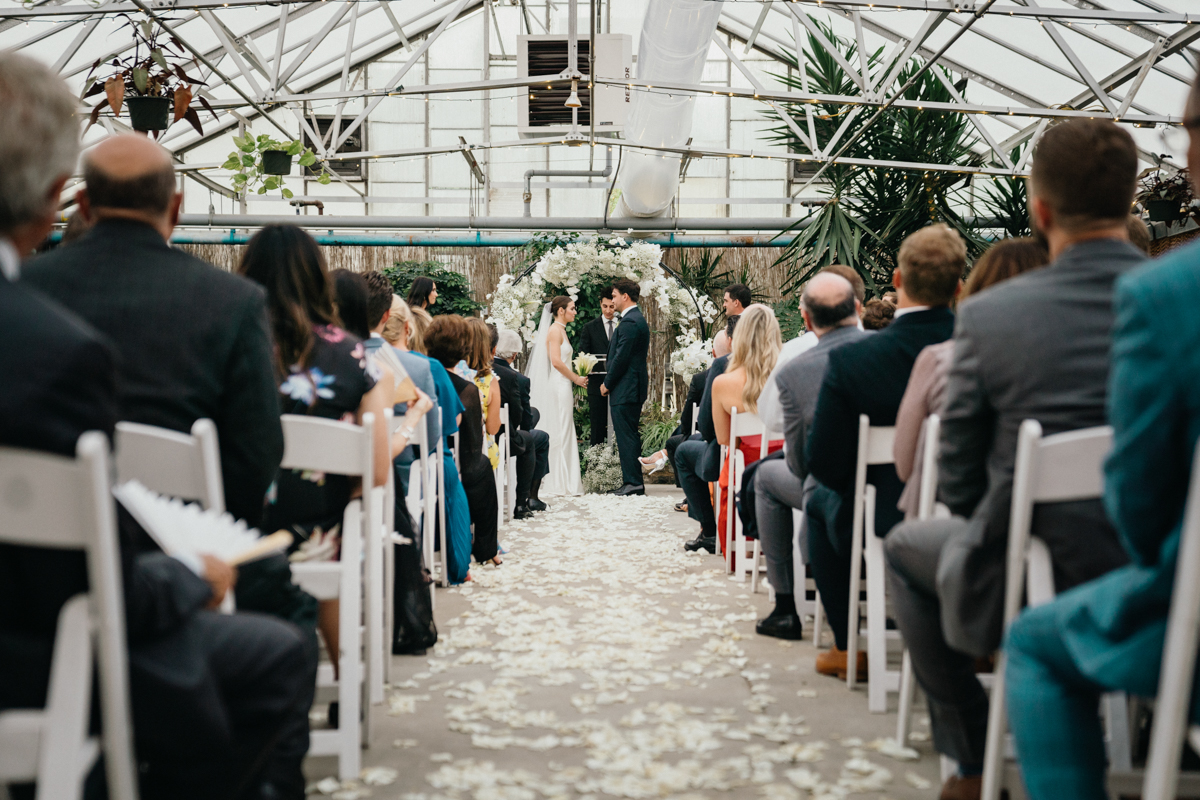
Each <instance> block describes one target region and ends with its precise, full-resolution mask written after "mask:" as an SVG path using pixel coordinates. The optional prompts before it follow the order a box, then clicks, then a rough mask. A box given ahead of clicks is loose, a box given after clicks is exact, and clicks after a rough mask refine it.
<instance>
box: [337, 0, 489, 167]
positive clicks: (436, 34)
mask: <svg viewBox="0 0 1200 800" xmlns="http://www.w3.org/2000/svg"><path fill="white" fill-rule="evenodd" d="M469 2H471V0H458V2H457V3H456V4H455V6H454V8H452V9H451V10H450V11H449V12H447V14H446V16H445V17H444V18H443V19H442V21H441V23H440V24H439V25H438V26H437V28H436V29H434V31H433V33H431V34H429V35H428V36H426V37H425V41H423V42H421V45H420V46H419V47H418V48H417V49H416V50H414V51H413V53H412V55H411V56H409V59H408V61H406V62H405V63H404V66H402V67H401V68H400V69H399V70H397V71H396V74H394V75H393V76H392V77H391V79H390V80H389V81H388V83H387V85H388V88H389V89H395V88H396V87H398V86H399V85H400V81H402V80H404V76H405V75H407V74H408V71H409V70H410V69H412V68H413V66H414V65H416V63H417V62H418V61H419V60H420V58H421V56H423V55H425V51H426V50H428V49H429V48H430V47H431V46H432V45H433V43H434V42H436V41H437V40H438V39H439V38H440V37H441V35H442V33H443V32H444V31H445V30H446V28H448V27H450V23H451V22H453V21H454V20H456V19H458V16H459V14H461V13H462V12H463V10H464V9H465V8H466V7H467V3H469ZM381 102H383V98H382V97H375V98H372V99H371V100H369V101H368V102H367V104H366V107H365V108H364V109H363V110H362V111H361V112H359V114H358V115H357V116H356V117H355V118H354V119H353V120H351V121H350V124H349V125H347V126H346V130H344V131H341V132H340V133H339V134H338V135H337V136H336V138H334V140H333V146H332V147H331V148H330V149H331V150H337V149H338V148H339V147H341V146H342V145H343V144H344V143H345V142H346V140H347V139H349V138H350V134H352V133H354V132H355V131H356V130H358V128H359V127H360V126H361V125H362V124H363V122H364V121H366V119H367V115H368V114H370V113H371V112H372V111H374V110H375V109H376V108H378V107H379V104H380V103H381Z"/></svg>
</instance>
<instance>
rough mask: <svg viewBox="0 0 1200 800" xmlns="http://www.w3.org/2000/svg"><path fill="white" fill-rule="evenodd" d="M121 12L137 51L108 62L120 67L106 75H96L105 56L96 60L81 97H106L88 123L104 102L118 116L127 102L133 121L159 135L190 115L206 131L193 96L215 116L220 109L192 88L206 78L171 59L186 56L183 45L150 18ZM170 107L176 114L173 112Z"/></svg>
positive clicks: (96, 116) (137, 127)
mask: <svg viewBox="0 0 1200 800" xmlns="http://www.w3.org/2000/svg"><path fill="white" fill-rule="evenodd" d="M121 16H124V17H125V19H126V27H128V28H129V29H130V31H131V34H132V38H133V53H132V54H131V55H128V56H125V57H124V58H114V59H113V60H112V61H111V62H110V66H112V67H115V68H116V69H117V72H116V73H115V74H113V75H110V76H109V77H108V78H104V79H101V78H100V77H99V76H97V75H95V72H96V70H98V69H100V65H101V61H102V60H101V59H97V60H96V63H95V64H92V69H91V71H90V72H88V77H87V81H86V83H85V84H84V90H83V97H84V98H88V97H93V96H95V95H98V94H104V98H103V99H102V100H101V101H100V102H99V103H97V104H96V105H95V106H93V108H92V113H91V116H90V121H89V123H88V124H89V127H90V126H91V125H94V124H96V121H97V120H98V119H99V117H100V111H101V110H103V109H104V108H105V107H106V106H107V107H109V108H111V109H112V112H113V115H114V116H119V115H120V113H121V108H122V107H125V108H127V109H128V110H129V125H130V127H132V128H133V129H134V130H135V131H144V132H150V131H153V132H154V135H155V137H156V138H157V136H158V132H159V131H163V130H166V129H167V128H168V127H170V126H171V125H173V124H174V123H176V122H178V121H179V120H181V119H186V120H187V121H188V122H189V123H191V125H192V127H193V128H195V129H196V131H197V133H201V134H203V133H204V129H203V128H202V127H201V126H200V115H199V114H198V113H197V112H196V109H195V108H193V107H192V100H193V99H196V100H198V101H199V102H200V104H201V105H203V106H204V108H205V109H207V110H208V112H209V113H210V114H212V115H213V118H214V119H216V116H217V114H216V112H215V111H213V109H212V106H210V105H209V103H208V101H207V100H205V99H204V98H203V97H200V96H198V95H194V94H193V92H192V87H193V86H204V85H205V84H204V81H200V80H196V79H195V78H193V77H191V76H190V75H188V74H187V73H186V72H184V70H183V67H182V66H181V65H180V64H179V63H172V62H177V61H178V59H181V58H183V57H184V56H185V53H184V49H183V45H181V44H180V43H179V41H178V40H177V39H176V38H175V37H174V36H170V35H169V34H166V33H165V31H164V30H163V29H162V28H161V27H158V26H156V25H154V24H153V23H152V22H151V20H149V19H144V20H137V19H133V18H132V17H130V16H128V15H126V14H122V15H121ZM193 63H194V61H193ZM172 107H173V108H174V112H175V113H174V118H172V117H171V110H172Z"/></svg>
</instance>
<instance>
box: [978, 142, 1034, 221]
mask: <svg viewBox="0 0 1200 800" xmlns="http://www.w3.org/2000/svg"><path fill="white" fill-rule="evenodd" d="M1023 149H1024V148H1023V147H1019V148H1017V149H1016V150H1013V151H1012V152H1011V153H1009V154H1008V157H1009V160H1010V161H1012V162H1013V163H1014V164H1016V163H1017V162H1018V161H1020V159H1021V151H1022V150H1023ZM980 185H981V186H982V187H983V191H982V193H981V194H980V198H979V199H980V201H981V202H982V204H983V207H984V209H985V210H986V211H985V213H986V215H987V216H989V217H994V218H995V219H996V220H998V222H999V227H1001V228H1003V229H1004V233H1005V235H1006V236H1013V237H1016V236H1029V235H1030V234H1031V233H1032V232H1033V230H1032V228H1030V225H1029V198H1028V193H1027V192H1026V184H1025V179H1024V178H993V179H992V180H990V181H986V182H983V183H981V184H980Z"/></svg>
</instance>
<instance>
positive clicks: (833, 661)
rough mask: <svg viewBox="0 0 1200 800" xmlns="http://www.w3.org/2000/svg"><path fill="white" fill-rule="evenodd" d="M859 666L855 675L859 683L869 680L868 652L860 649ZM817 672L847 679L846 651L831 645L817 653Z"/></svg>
mask: <svg viewBox="0 0 1200 800" xmlns="http://www.w3.org/2000/svg"><path fill="white" fill-rule="evenodd" d="M857 661H858V666H857V669H856V670H855V676H856V677H857V679H858V682H859V683H866V682H867V654H866V653H865V652H863V651H862V650H859V651H858V658H857ZM817 674H819V675H830V676H833V677H835V678H839V679H840V680H843V681H844V680H846V651H845V650H838V649H837V648H836V647H831V648H830V649H828V650H826V651H825V652H823V653H819V654H818V655H817Z"/></svg>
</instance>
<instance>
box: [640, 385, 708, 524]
mask: <svg viewBox="0 0 1200 800" xmlns="http://www.w3.org/2000/svg"><path fill="white" fill-rule="evenodd" d="M706 383H708V370H707V369H704V370H702V371H700V372H697V373H696V374H695V375H693V376H692V378H691V380H690V381H689V382H688V393H687V396H686V397H685V398H684V401H683V411H682V412H681V413H680V415H679V424H678V425H676V426H675V430H674V431H672V432H671V435H670V437H668V438H667V442H666V444H665V445H664V446H663V449H662V450H659V451H658V452H657V453H651V454H650V455H648V456H645V457H644V458H639V459H638V461H640V462H641V464H642V472H644V473H645V474H647V475H653V474H654V473H656V472H658V471H659V470H660V469H662V468H663V467H665V466H666V465H667V461H668V460H669V461H670V462H671V469H672V471H673V472H674V473H675V485H676V486H677V487H680V488H682V484H680V482H679V469H678V467H676V466H675V451H676V450H677V449H678V448H679V445H681V444H683V443H684V442H685V441H687V440H688V439H690V438H692V432H691V431H692V425H693V423H694V421H695V416H694V415H695V411H696V409H697V408H699V407H700V401H701V400H703V399H704V385H705V384H706ZM697 436H699V435H698V434H697ZM681 506H682V507H681ZM686 506H687V503H686V502H684V503H679V504H677V505H676V508H675V510H676V511H683V510H686Z"/></svg>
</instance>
